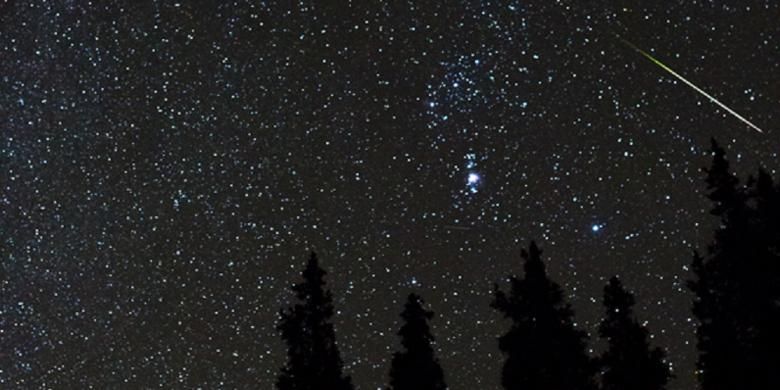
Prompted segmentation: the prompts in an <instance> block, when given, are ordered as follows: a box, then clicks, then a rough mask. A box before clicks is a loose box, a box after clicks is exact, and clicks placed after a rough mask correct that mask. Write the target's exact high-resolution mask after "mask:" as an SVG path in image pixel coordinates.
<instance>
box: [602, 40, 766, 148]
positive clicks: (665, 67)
mask: <svg viewBox="0 0 780 390" xmlns="http://www.w3.org/2000/svg"><path fill="white" fill-rule="evenodd" d="M617 38H618V39H620V41H621V42H623V43H624V44H626V46H628V47H630V48H631V49H633V50H635V51H636V52H637V53H639V54H641V55H642V56H644V57H645V58H647V59H648V60H650V61H652V62H653V63H654V64H656V65H658V66H660V67H661V69H663V70H665V71H667V72H669V73H670V74H671V75H672V76H674V77H676V78H677V79H678V80H680V81H682V82H683V83H685V85H687V86H689V87H691V88H693V89H694V90H695V91H696V92H698V93H700V94H702V95H704V96H705V97H706V98H707V99H709V100H710V101H711V102H713V103H715V104H717V105H718V106H719V107H720V108H722V109H724V110H726V111H727V112H728V113H729V114H731V115H734V117H736V118H737V119H739V120H741V121H742V122H744V123H745V124H747V125H748V126H750V127H752V128H753V129H755V130H756V131H757V132H759V133H762V134H763V133H764V131H763V130H761V129H760V128H759V127H758V126H756V125H754V124H753V123H751V122H750V121H749V120H747V119H745V117H743V116H742V115H739V114H737V112H736V111H734V110H732V109H730V108H728V107H726V105H725V104H723V103H721V102H720V101H719V100H718V99H715V97H713V96H712V95H710V94H708V93H707V92H704V90H702V89H701V88H699V87H697V86H696V85H694V84H693V83H692V82H690V81H688V80H686V79H685V77H682V76H680V75H679V74H677V72H675V71H673V70H672V69H671V68H670V67H668V66H666V65H664V63H663V62H661V61H659V60H657V59H655V57H653V56H651V55H650V54H649V53H648V52H646V51H644V50H642V49H640V48H638V47H637V46H636V45H634V44H633V43H631V42H629V41H627V40H625V39H623V38H622V37H620V36H619V35H618V36H617Z"/></svg>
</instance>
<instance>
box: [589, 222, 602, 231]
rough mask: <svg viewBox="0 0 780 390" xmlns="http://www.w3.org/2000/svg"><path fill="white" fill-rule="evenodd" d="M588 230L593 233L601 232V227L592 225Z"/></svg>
mask: <svg viewBox="0 0 780 390" xmlns="http://www.w3.org/2000/svg"><path fill="white" fill-rule="evenodd" d="M590 230H592V231H593V232H594V233H595V232H597V231H599V230H601V225H598V224H594V225H593V226H591V227H590Z"/></svg>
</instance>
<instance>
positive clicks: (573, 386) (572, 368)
mask: <svg viewBox="0 0 780 390" xmlns="http://www.w3.org/2000/svg"><path fill="white" fill-rule="evenodd" d="M540 255H541V251H540V250H539V248H537V246H536V244H535V243H534V242H531V245H530V248H529V250H528V252H526V251H525V250H523V251H522V253H521V256H522V257H523V259H525V266H524V268H525V276H524V278H523V279H517V278H515V277H511V279H510V282H511V290H510V292H509V294H508V295H507V294H505V293H504V292H503V291H501V290H500V289H499V288H498V286H497V285H496V286H495V299H494V301H493V303H492V306H493V308H495V309H497V310H498V311H500V312H501V313H503V314H504V316H505V317H506V318H508V319H510V320H511V321H512V325H511V328H510V329H509V331H508V332H507V333H506V334H505V335H503V336H501V337H500V338H499V340H498V345H499V349H501V351H502V352H503V353H504V354H505V355H506V357H507V358H506V362H505V363H504V368H503V371H502V375H501V384H502V385H503V386H504V388H505V389H507V390H591V389H595V388H596V386H595V384H594V380H593V376H594V374H595V371H596V365H595V362H594V360H593V359H591V358H590V357H589V356H588V353H587V352H586V344H587V339H588V337H587V334H586V333H585V332H583V331H580V330H577V329H575V328H574V324H573V316H574V313H573V311H572V309H571V306H570V305H569V304H567V303H565V302H564V300H563V292H562V290H561V288H560V286H558V285H557V284H556V283H554V282H552V281H551V280H550V279H548V277H547V274H546V272H545V267H544V263H542V260H541V258H540Z"/></svg>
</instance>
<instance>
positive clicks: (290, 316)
mask: <svg viewBox="0 0 780 390" xmlns="http://www.w3.org/2000/svg"><path fill="white" fill-rule="evenodd" d="M324 276H325V271H324V270H322V268H320V266H319V264H318V263H317V255H316V254H315V253H313V252H312V254H311V257H310V258H309V263H308V264H307V266H306V269H305V270H304V271H303V282H301V283H299V284H297V285H295V286H293V291H294V292H295V295H296V297H297V298H298V300H300V303H297V304H295V305H293V306H291V307H288V308H286V309H283V310H282V311H281V313H280V316H281V321H280V323H279V325H278V329H279V330H280V331H281V333H282V338H283V339H284V340H285V342H286V343H287V358H288V360H287V364H286V365H285V366H284V367H283V368H282V372H281V374H280V375H279V378H278V380H277V382H276V387H277V388H278V389H279V390H352V389H353V386H352V380H351V378H350V377H349V376H345V375H343V373H342V361H341V356H340V355H339V351H338V348H337V346H336V336H335V332H334V330H333V325H332V324H331V323H330V318H331V317H332V316H333V299H332V297H331V293H330V291H327V290H325V289H324V286H325V281H324Z"/></svg>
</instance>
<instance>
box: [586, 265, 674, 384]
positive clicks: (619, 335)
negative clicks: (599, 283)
mask: <svg viewBox="0 0 780 390" xmlns="http://www.w3.org/2000/svg"><path fill="white" fill-rule="evenodd" d="M604 307H605V308H606V315H605V316H604V319H603V320H602V321H601V324H600V325H599V335H600V336H601V337H602V338H604V339H606V341H607V344H608V348H607V350H606V351H605V352H604V354H603V355H602V356H601V359H600V363H601V370H602V375H601V389H602V390H625V389H632V390H663V389H665V388H666V383H667V382H668V381H669V377H670V373H669V368H668V367H667V366H666V365H665V364H664V362H663V360H664V357H665V356H666V354H665V353H664V351H663V350H661V349H660V348H655V349H652V350H651V349H650V343H649V342H648V331H647V329H645V327H643V326H642V325H641V324H639V322H637V320H636V319H635V318H634V314H633V307H634V296H633V295H632V294H631V293H630V292H628V291H626V290H625V289H624V288H623V284H622V283H621V282H620V280H619V279H618V278H617V277H612V278H611V279H610V280H609V284H607V286H606V287H605V288H604Z"/></svg>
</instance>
